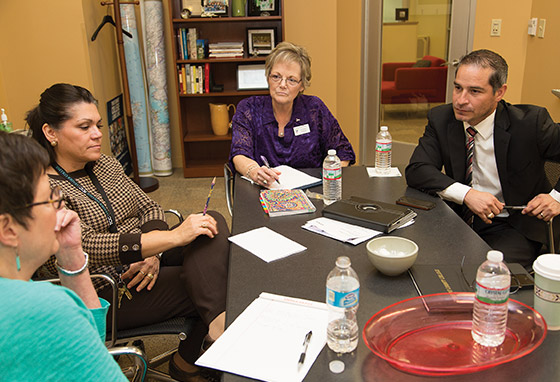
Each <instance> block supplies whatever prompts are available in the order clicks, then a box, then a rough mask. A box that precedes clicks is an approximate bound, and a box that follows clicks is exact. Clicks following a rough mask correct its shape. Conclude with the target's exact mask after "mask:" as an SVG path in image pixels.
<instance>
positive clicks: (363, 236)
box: [301, 217, 383, 245]
mask: <svg viewBox="0 0 560 382" xmlns="http://www.w3.org/2000/svg"><path fill="white" fill-rule="evenodd" d="M301 227H302V228H304V229H306V230H308V231H311V232H315V233H318V234H321V235H324V236H327V237H330V238H333V239H336V240H340V241H342V242H344V243H350V244H353V245H357V244H360V243H361V242H364V241H366V240H367V239H371V238H372V237H374V236H377V235H381V234H382V233H383V232H381V231H376V230H374V229H370V228H365V227H360V226H357V225H354V224H349V223H344V222H341V221H338V220H334V219H329V218H324V217H321V218H316V219H312V220H309V221H308V222H307V223H305V224H304V225H302V226H301Z"/></svg>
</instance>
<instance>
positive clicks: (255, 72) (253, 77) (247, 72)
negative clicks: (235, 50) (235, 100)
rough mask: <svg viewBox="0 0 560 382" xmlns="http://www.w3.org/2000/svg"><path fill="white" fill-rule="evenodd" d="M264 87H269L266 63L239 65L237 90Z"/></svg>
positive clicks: (260, 88)
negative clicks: (265, 68)
mask: <svg viewBox="0 0 560 382" xmlns="http://www.w3.org/2000/svg"><path fill="white" fill-rule="evenodd" d="M263 89H268V82H267V80H266V75H265V70H264V64H256V65H238V66H237V90H263Z"/></svg>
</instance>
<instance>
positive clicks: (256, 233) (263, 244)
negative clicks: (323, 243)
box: [229, 227, 307, 263]
mask: <svg viewBox="0 0 560 382" xmlns="http://www.w3.org/2000/svg"><path fill="white" fill-rule="evenodd" d="M229 241H231V242H232V243H235V244H237V245H238V246H240V247H241V248H243V249H246V250H247V251H249V252H251V253H252V254H253V255H255V256H257V257H260V258H261V259H263V260H264V261H266V262H267V263H270V262H271V261H274V260H278V259H282V258H284V257H287V256H290V255H293V254H294V253H298V252H302V251H305V250H306V249H307V248H305V247H304V246H303V245H301V244H298V243H296V242H295V241H293V240H290V239H288V238H287V237H285V236H282V235H280V234H279V233H277V232H274V231H273V230H271V229H269V228H267V227H261V228H256V229H253V230H251V231H247V232H244V233H240V234H238V235H235V236H230V237H229Z"/></svg>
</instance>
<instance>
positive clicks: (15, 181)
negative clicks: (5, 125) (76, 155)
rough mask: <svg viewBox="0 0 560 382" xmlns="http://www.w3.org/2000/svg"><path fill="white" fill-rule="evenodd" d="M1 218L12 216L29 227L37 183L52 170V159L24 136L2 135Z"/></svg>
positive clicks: (0, 137) (3, 133)
mask: <svg viewBox="0 0 560 382" xmlns="http://www.w3.org/2000/svg"><path fill="white" fill-rule="evenodd" d="M0 147H1V148H2V149H1V150H0V163H2V165H1V166H0V195H1V197H0V214H10V215H11V216H12V217H13V218H14V219H15V220H16V221H17V222H18V223H19V224H21V225H22V226H24V227H26V228H27V226H26V222H27V220H28V219H30V218H31V209H30V208H22V207H23V206H25V205H27V204H30V203H33V200H34V198H35V190H36V188H37V183H38V181H39V178H40V177H41V175H42V174H44V173H45V170H46V169H47V167H48V166H49V156H48V154H47V152H46V151H45V149H43V148H42V147H41V146H40V145H39V144H38V143H37V142H35V141H33V140H32V139H31V138H28V137H26V136H23V135H21V134H14V133H12V134H9V133H6V132H3V131H0Z"/></svg>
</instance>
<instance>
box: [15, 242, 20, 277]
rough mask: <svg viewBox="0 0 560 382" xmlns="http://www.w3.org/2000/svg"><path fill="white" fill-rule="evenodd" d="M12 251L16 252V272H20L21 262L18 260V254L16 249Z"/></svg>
mask: <svg viewBox="0 0 560 382" xmlns="http://www.w3.org/2000/svg"><path fill="white" fill-rule="evenodd" d="M14 251H15V252H16V267H17V270H18V272H19V271H21V261H20V260H19V253H18V250H17V247H14Z"/></svg>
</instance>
